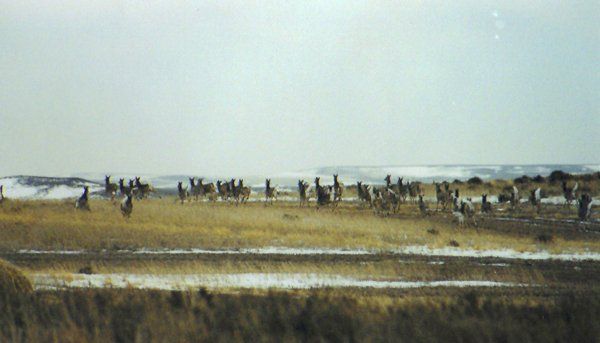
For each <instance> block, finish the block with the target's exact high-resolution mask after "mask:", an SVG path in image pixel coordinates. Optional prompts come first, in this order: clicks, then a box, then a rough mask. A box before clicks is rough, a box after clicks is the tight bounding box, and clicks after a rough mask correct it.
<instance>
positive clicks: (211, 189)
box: [197, 178, 217, 201]
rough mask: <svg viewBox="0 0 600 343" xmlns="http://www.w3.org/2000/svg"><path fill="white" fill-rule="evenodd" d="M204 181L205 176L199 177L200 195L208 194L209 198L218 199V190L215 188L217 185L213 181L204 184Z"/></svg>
mask: <svg viewBox="0 0 600 343" xmlns="http://www.w3.org/2000/svg"><path fill="white" fill-rule="evenodd" d="M203 182H204V179H203V178H199V179H198V185H197V187H198V189H199V190H200V195H201V196H207V197H208V199H209V200H211V201H216V200H217V190H216V188H215V185H214V184H213V183H212V182H211V183H207V184H204V183H203Z"/></svg>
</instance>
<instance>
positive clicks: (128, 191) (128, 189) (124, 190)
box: [119, 179, 131, 196]
mask: <svg viewBox="0 0 600 343" xmlns="http://www.w3.org/2000/svg"><path fill="white" fill-rule="evenodd" d="M119 192H120V193H121V196H126V195H127V194H131V182H130V183H129V186H125V179H119Z"/></svg>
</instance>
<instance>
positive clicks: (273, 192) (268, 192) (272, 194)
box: [265, 179, 277, 205]
mask: <svg viewBox="0 0 600 343" xmlns="http://www.w3.org/2000/svg"><path fill="white" fill-rule="evenodd" d="M273 199H275V200H277V189H276V188H275V187H271V179H266V180H265V204H266V203H267V201H269V200H271V205H273Z"/></svg>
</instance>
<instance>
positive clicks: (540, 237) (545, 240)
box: [535, 233, 554, 243]
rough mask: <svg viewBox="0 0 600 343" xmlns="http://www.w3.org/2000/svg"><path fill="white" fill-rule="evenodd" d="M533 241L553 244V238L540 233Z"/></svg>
mask: <svg viewBox="0 0 600 343" xmlns="http://www.w3.org/2000/svg"><path fill="white" fill-rule="evenodd" d="M535 240H536V241H538V242H540V243H552V242H554V236H552V235H551V234H548V233H540V234H539V235H537V236H536V237H535Z"/></svg>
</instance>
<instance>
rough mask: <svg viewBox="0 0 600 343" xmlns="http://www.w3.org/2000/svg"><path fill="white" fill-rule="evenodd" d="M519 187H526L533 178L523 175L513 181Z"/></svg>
mask: <svg viewBox="0 0 600 343" xmlns="http://www.w3.org/2000/svg"><path fill="white" fill-rule="evenodd" d="M513 181H514V183H515V184H517V185H525V184H528V183H530V182H531V178H530V177H529V176H527V175H523V176H521V177H518V178H516V179H514V180H513Z"/></svg>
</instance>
